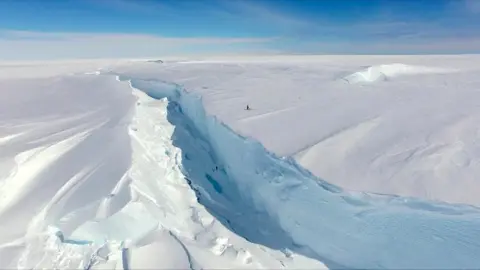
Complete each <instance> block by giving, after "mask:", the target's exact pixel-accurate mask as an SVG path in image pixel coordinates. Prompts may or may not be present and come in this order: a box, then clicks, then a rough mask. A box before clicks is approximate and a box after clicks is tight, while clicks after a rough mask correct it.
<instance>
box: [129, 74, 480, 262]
mask: <svg viewBox="0 0 480 270" xmlns="http://www.w3.org/2000/svg"><path fill="white" fill-rule="evenodd" d="M131 81H132V85H133V86H134V87H136V88H138V89H141V90H142V91H144V92H145V93H147V94H148V95H150V96H152V97H156V98H160V97H164V96H167V97H168V99H169V100H170V103H171V104H172V106H174V108H175V111H176V112H177V117H180V118H182V119H183V118H186V119H187V120H188V121H191V124H192V125H191V126H189V127H188V128H186V129H188V130H189V131H188V133H189V134H190V136H194V137H196V138H197V139H196V142H197V143H198V144H199V145H202V149H204V152H205V151H206V154H207V156H209V158H208V159H209V160H210V162H208V163H201V162H204V160H205V158H204V157H195V156H190V155H188V153H186V155H187V156H185V157H184V159H185V160H189V162H184V163H183V166H184V168H185V167H187V168H188V167H189V166H199V164H198V163H199V162H200V167H204V166H213V167H214V168H213V169H212V170H213V171H215V170H216V169H217V168H218V169H219V170H220V171H221V175H222V176H221V177H219V178H217V179H215V178H214V177H212V176H211V175H208V174H205V175H204V177H194V178H193V180H194V181H193V180H191V182H190V185H191V187H192V188H193V189H194V190H196V193H197V197H198V199H199V201H200V202H201V203H202V204H203V205H205V207H206V208H207V209H208V210H209V211H210V212H211V213H212V214H213V215H214V216H216V217H217V218H218V219H219V220H220V221H223V222H224V223H225V224H226V226H227V227H229V228H231V230H233V231H234V232H236V233H237V234H239V235H240V236H243V237H244V238H246V239H248V240H249V241H252V242H256V243H259V244H262V245H264V246H267V247H270V248H272V249H279V250H292V251H293V252H295V253H298V254H302V255H305V256H308V257H311V258H314V259H317V260H320V261H322V262H324V263H326V264H327V266H329V267H331V268H337V267H347V268H364V269H365V268H368V269H372V268H391V269H394V268H396V269H400V268H402V269H412V268H416V269H420V268H435V269H448V268H450V269H451V268H478V267H479V266H480V262H479V261H478V260H477V259H476V258H477V254H478V252H480V244H479V243H480V226H479V225H480V211H479V209H477V208H474V207H470V206H466V205H449V204H444V203H438V202H429V201H424V200H420V199H413V198H404V197H396V196H384V195H374V194H365V193H348V192H345V191H343V190H341V189H340V188H338V187H335V186H333V185H330V184H329V183H327V182H325V181H323V180H321V179H318V178H316V177H314V176H313V175H312V174H311V173H309V172H308V171H306V170H304V169H302V168H301V167H299V166H298V165H297V164H296V162H295V161H293V159H290V158H279V157H277V156H275V155H274V154H272V153H270V152H268V151H267V150H266V149H265V148H264V147H263V146H262V145H261V144H260V143H258V142H256V141H254V140H252V139H248V138H244V137H242V136H240V135H238V134H236V133H234V132H233V131H232V130H231V129H230V128H229V127H227V126H225V125H224V124H223V123H221V122H219V121H218V120H217V119H216V118H215V117H212V116H207V115H206V113H205V110H204V108H203V106H202V101H201V99H200V98H199V97H197V96H195V95H193V94H190V93H188V92H187V91H186V90H185V89H183V88H181V87H180V86H178V85H169V84H168V83H165V82H159V81H153V80H150V81H145V80H135V79H132V80H131ZM184 120H185V119H184ZM180 148H182V146H180ZM204 154H205V153H204ZM202 160H203V161H202ZM189 163H190V165H188V164H189ZM192 164H193V165H192ZM195 164H196V165H195ZM187 171H188V170H187ZM186 175H187V177H188V175H189V174H188V172H187V174H186Z"/></svg>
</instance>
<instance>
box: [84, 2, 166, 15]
mask: <svg viewBox="0 0 480 270" xmlns="http://www.w3.org/2000/svg"><path fill="white" fill-rule="evenodd" d="M87 1H89V2H90V3H91V4H94V5H99V6H102V7H104V8H108V9H116V10H121V11H125V12H132V13H139V12H140V13H147V14H153V13H161V12H172V11H173V10H172V9H171V8H170V6H168V5H165V4H163V3H161V2H158V1H151V0H141V1H138V0H137V1H135V0H87Z"/></svg>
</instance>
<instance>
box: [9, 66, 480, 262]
mask: <svg viewBox="0 0 480 270" xmlns="http://www.w3.org/2000/svg"><path fill="white" fill-rule="evenodd" d="M272 61H273V63H272V62H271V61H265V62H262V63H260V64H258V63H236V64H231V63H230V64H229V63H201V64H193V63H178V62H177V63H171V64H167V63H163V64H161V65H159V64H158V63H118V64H115V66H110V67H109V68H105V67H103V68H102V69H101V70H97V71H96V72H95V71H94V72H92V71H91V70H90V71H89V72H83V73H88V74H87V75H86V74H82V72H77V73H76V74H71V75H58V76H54V77H48V78H26V79H25V78H24V79H19V78H16V79H15V78H14V79H3V80H1V81H0V89H1V91H2V95H4V96H6V97H8V98H6V99H1V101H0V127H1V130H0V131H1V132H0V137H1V138H2V139H1V141H0V147H1V149H2V151H0V166H1V168H2V169H1V171H2V172H3V173H2V174H1V175H0V179H1V186H0V194H1V198H0V266H1V267H5V268H22V269H23V268H29V269H32V268H35V269H37V268H49V269H51V268H64V269H67V268H68V269H72V268H83V269H96V268H102V269H105V268H106V269H149V268H151V269H159V268H163V269H188V268H190V269H204V268H217V269H220V268H242V269H246V268H250V269H259V268H268V269H273V268H275V269H278V268H295V269H299V268H302V269H305V268H313V269H319V268H325V267H328V268H333V269H335V268H358V269H366V268H368V269H379V268H390V269H399V268H402V269H413V268H415V269H427V268H428V269H459V268H462V269H464V268H469V269H470V268H478V267H480V265H479V262H478V260H476V257H477V254H478V252H479V251H480V244H479V243H480V241H479V240H480V239H479V238H480V226H479V225H480V209H478V208H476V207H474V206H469V205H459V204H457V205H455V204H447V203H443V202H435V201H429V200H425V199H421V198H412V197H401V196H394V195H378V194H371V193H364V192H352V191H346V190H344V189H342V188H340V187H338V186H336V185H332V184H331V183H329V182H327V181H325V180H328V179H325V180H324V179H322V178H319V177H318V176H315V175H314V174H312V173H311V172H309V171H308V170H306V169H304V168H303V167H301V166H300V165H299V164H298V160H300V161H301V159H302V157H305V155H306V153H307V152H305V151H307V149H304V150H303V152H302V154H303V155H302V156H301V157H296V160H295V159H294V158H291V157H281V156H280V155H278V154H275V153H273V152H272V151H270V150H268V146H267V148H266V147H264V145H263V144H261V143H260V142H258V141H257V140H256V139H254V138H249V137H246V136H243V135H241V134H239V133H242V132H239V131H238V130H236V128H235V125H229V124H228V122H225V121H224V119H222V117H225V114H223V115H222V114H221V113H219V114H217V115H213V114H211V112H212V111H214V110H217V112H219V111H218V110H219V108H226V107H222V106H231V107H233V106H232V104H236V106H237V107H239V109H238V110H237V109H235V111H234V112H232V114H231V115H234V114H235V115H237V116H238V117H240V119H241V120H243V119H246V118H245V115H247V114H248V113H250V112H249V111H244V110H243V106H242V105H243V104H244V103H245V102H243V101H245V98H247V96H243V97H242V96H240V97H237V100H236V101H235V102H233V103H229V102H228V100H229V99H231V98H232V96H231V95H232V94H233V95H241V94H242V93H245V92H237V91H234V92H233V93H224V92H219V91H218V89H215V87H212V83H210V84H208V82H212V81H213V82H218V83H224V86H225V85H227V86H228V85H229V83H230V82H231V81H226V80H225V78H228V77H225V75H222V74H218V73H216V72H212V70H213V71H215V70H217V68H218V67H220V69H223V70H225V71H224V72H226V73H228V72H231V74H230V75H229V76H234V77H237V79H239V80H240V79H244V78H245V77H242V74H241V73H238V72H232V68H233V69H234V70H235V69H236V68H238V67H239V66H241V69H243V70H248V68H250V67H254V68H255V72H256V74H257V77H255V76H252V73H250V72H248V73H247V74H246V75H248V76H251V77H250V78H251V79H250V80H252V81H251V82H250V85H255V83H258V81H257V82H255V80H259V81H261V80H262V78H263V77H262V76H263V75H266V73H263V74H262V73H260V72H261V70H269V69H272V68H276V69H277V73H278V72H279V70H280V72H283V71H284V69H286V70H287V71H290V72H292V70H295V69H297V68H298V66H299V65H300V67H302V65H307V66H308V65H312V64H311V63H307V64H305V62H302V63H303V64H299V63H298V62H295V61H293V62H291V63H289V64H288V66H289V67H285V66H282V65H280V67H279V64H278V63H275V61H278V60H275V59H274V60H272ZM296 61H298V60H296ZM460 62H461V61H460ZM205 65H207V66H208V68H209V69H210V70H207V69H206V67H205ZM322 65H323V66H324V65H325V64H324V63H323V64H322ZM313 66H316V67H318V66H319V64H318V63H316V64H314V65H313ZM303 68H305V69H307V68H306V67H305V66H303ZM310 68H312V67H310ZM339 69H342V70H344V71H345V68H339ZM339 69H336V70H335V72H330V73H328V72H326V73H327V74H326V75H325V74H324V75H323V76H325V77H324V78H325V79H326V78H330V79H331V85H339V84H340V83H341V82H339V81H338V80H335V79H334V77H336V76H337V75H338V74H339V73H338V70H339ZM179 70H187V73H188V74H189V75H190V76H191V75H193V74H197V75H196V76H198V77H188V78H186V77H183V78H182V79H181V80H183V83H181V84H180V83H179V82H178V81H179V80H180V79H178V78H177V79H172V76H173V75H172V74H177V75H176V76H180V77H181V76H185V74H182V73H180V74H179V73H178V71H179ZM192 70H196V71H195V72H193V71H192ZM237 71H238V69H237ZM52 72H53V73H56V71H52ZM267 72H269V71H267ZM294 73H296V74H297V73H300V72H299V71H298V70H297V71H295V72H294ZM333 73H335V74H333ZM246 75H244V76H246ZM276 75H278V74H276ZM209 76H210V77H209ZM271 76H273V75H271ZM307 76H308V75H307ZM310 76H312V74H310ZM460 77H462V76H461V75H460ZM465 77H466V76H464V77H462V78H465ZM267 78H268V76H267ZM278 78H281V77H278ZM289 79H290V80H293V82H292V83H298V81H297V80H295V77H293V79H292V77H290V78H289ZM301 79H302V77H300V78H299V81H302V80H301ZM317 79H318V78H317ZM199 80H204V81H203V82H204V84H203V83H202V84H198V83H199ZM279 80H280V82H281V79H279ZM189 81H190V83H194V84H195V85H196V86H195V87H192V88H189ZM315 81H317V82H318V80H315ZM276 83H279V82H276ZM304 83H306V86H308V82H304ZM468 83H472V80H469V81H468ZM345 85H346V84H345ZM233 86H234V84H233V85H232V87H233ZM287 86H288V85H287ZM237 87H239V86H238V85H237ZM243 87H245V86H243ZM264 87H265V85H264ZM345 87H346V86H345ZM212 88H213V89H212ZM307 88H308V87H307ZM338 89H341V88H337V90H338ZM346 89H348V91H351V92H353V93H354V91H352V89H350V88H346ZM233 90H235V88H234V89H233ZM256 90H258V88H257V89H256ZM304 90H305V91H313V90H312V89H304ZM315 90H316V89H315ZM375 90H376V89H375V88H373V89H370V91H375ZM271 91H273V90H272V89H268V88H265V90H264V93H258V95H268V94H270V93H271ZM340 91H342V90H340ZM207 92H210V93H213V94H212V95H218V96H219V97H218V98H219V100H218V101H219V103H220V101H221V100H223V101H225V102H226V103H227V105H225V104H222V105H217V106H213V107H210V106H209V105H212V104H214V105H215V103H213V102H212V96H209V95H205V93H207ZM300 92H301V90H300ZM382 93H385V91H383V92H382ZM468 93H471V94H475V93H474V92H468ZM277 94H278V95H277V96H276V97H277V98H278V100H276V101H274V100H270V101H271V102H272V103H270V104H269V103H268V102H269V100H266V101H264V102H265V103H263V104H262V105H265V104H267V106H266V107H267V109H271V108H272V107H274V106H275V105H277V104H278V103H275V102H279V101H280V102H287V101H289V103H288V104H290V105H292V104H293V105H295V104H298V103H295V102H293V101H292V98H291V92H290V93H282V92H281V91H278V90H277ZM374 94H375V95H378V94H379V93H378V92H375V93H374ZM222 95H226V97H225V96H222ZM288 95H290V99H286V98H287V97H288ZM255 97H256V98H258V97H259V96H255ZM312 97H316V96H315V95H313V94H312ZM333 97H335V96H333ZM357 97H358V96H357ZM337 98H339V97H338V96H337ZM238 99H240V101H239V100H238ZM234 100H235V99H234ZM251 100H255V99H250V98H248V101H251ZM334 100H335V99H334ZM387 100H389V99H387ZM313 101H317V100H313ZM249 104H251V105H252V108H254V109H253V112H254V114H256V115H255V116H251V115H247V116H248V117H256V118H253V119H260V121H261V122H263V123H266V121H262V120H261V119H264V120H265V119H268V120H269V121H271V120H272V119H271V118H270V117H269V116H271V115H277V114H276V113H273V114H266V115H265V114H263V115H262V114H261V112H258V110H259V109H258V108H260V106H257V105H256V104H254V103H253V104H252V103H249ZM257 104H258V103H257ZM368 105H370V106H371V105H372V104H368ZM464 105H465V104H464ZM365 106H366V105H365ZM470 106H471V107H469V106H467V105H465V106H464V109H473V108H474V106H475V102H474V101H473V100H472V104H471V105H470ZM18 108H22V109H18ZM205 108H207V109H205ZM208 108H210V111H209V109H208ZM261 108H263V107H261ZM413 108H415V107H413ZM295 110H296V109H295V106H294V108H292V109H290V112H292V111H295ZM287 111H288V110H287ZM449 113H450V112H449ZM278 114H281V113H278ZM231 115H227V116H231ZM294 115H295V116H298V112H295V113H294ZM454 115H455V114H454ZM287 119H288V118H287ZM297 119H300V118H297ZM380 119H381V118H380ZM250 120H251V118H250ZM243 121H245V120H243ZM284 121H285V118H284ZM375 121H378V122H379V123H375ZM247 122H248V121H247ZM290 123H294V122H290ZM381 123H382V121H380V120H378V119H376V120H375V119H374V120H373V123H372V122H370V123H368V124H369V125H371V126H373V127H370V129H371V128H375V127H376V126H378V125H380V124H381ZM232 126H233V127H232ZM284 126H285V125H284ZM326 127H328V125H327V126H326ZM237 128H238V127H237ZM457 130H458V129H455V131H457ZM460 130H462V129H460ZM294 131H295V129H293V128H290V130H289V133H294ZM297 131H301V130H298V129H297ZM300 133H301V132H297V133H296V134H295V135H296V136H298V137H299V138H300V139H302V135H301V134H300ZM360 133H364V134H368V135H371V133H365V128H362V132H360ZM355 134H358V132H356V133H355ZM468 134H470V133H468ZM377 136H380V135H377ZM272 138H273V137H272ZM284 138H285V137H284ZM343 138H345V137H343ZM347 138H349V137H347ZM337 139H339V138H337ZM346 141H347V142H348V143H350V144H351V145H353V146H356V147H359V146H360V145H362V144H361V143H360V142H359V141H358V140H357V141H356V144H352V142H350V141H348V140H346ZM287 142H288V140H287ZM344 142H345V141H344ZM303 143H305V141H303ZM330 146H331V147H332V150H333V148H334V147H333V146H332V144H330ZM353 146H352V147H353ZM367 146H368V144H367ZM381 146H384V145H383V144H381ZM397 147H401V145H400V146H397ZM317 150H318V149H316V150H315V151H317ZM337 150H341V149H339V148H337ZM472 154H474V153H472ZM333 157H335V156H333ZM474 158H475V156H472V158H471V159H470V160H475V159H474ZM309 160H311V159H309ZM333 160H336V159H333ZM397 184H398V185H401V184H403V183H397Z"/></svg>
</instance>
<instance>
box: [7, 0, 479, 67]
mask: <svg viewBox="0 0 480 270" xmlns="http://www.w3.org/2000/svg"><path fill="white" fill-rule="evenodd" d="M458 53H462V54H465V53H480V0H42V1H39V0H1V1H0V60H2V59H3V60H15V59H22V60H24V59H59V58H143V57H162V56H182V55H225V54H458Z"/></svg>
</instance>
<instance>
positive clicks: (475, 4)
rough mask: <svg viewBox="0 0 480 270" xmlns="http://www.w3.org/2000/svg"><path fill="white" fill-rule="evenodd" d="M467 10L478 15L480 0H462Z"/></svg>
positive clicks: (479, 13)
mask: <svg viewBox="0 0 480 270" xmlns="http://www.w3.org/2000/svg"><path fill="white" fill-rule="evenodd" d="M464 1H465V2H464V4H465V8H466V9H467V11H468V12H470V13H473V14H478V15H480V0H464Z"/></svg>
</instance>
